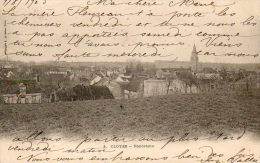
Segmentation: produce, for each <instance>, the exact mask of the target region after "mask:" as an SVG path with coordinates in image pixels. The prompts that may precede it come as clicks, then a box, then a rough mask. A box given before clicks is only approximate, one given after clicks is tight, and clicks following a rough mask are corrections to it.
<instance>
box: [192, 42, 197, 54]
mask: <svg viewBox="0 0 260 163" xmlns="http://www.w3.org/2000/svg"><path fill="white" fill-rule="evenodd" d="M192 53H197V50H196V45H195V44H194V45H193V50H192Z"/></svg>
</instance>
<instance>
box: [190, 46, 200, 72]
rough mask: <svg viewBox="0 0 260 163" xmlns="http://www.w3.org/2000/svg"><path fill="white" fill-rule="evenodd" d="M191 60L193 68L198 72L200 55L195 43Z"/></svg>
mask: <svg viewBox="0 0 260 163" xmlns="http://www.w3.org/2000/svg"><path fill="white" fill-rule="evenodd" d="M190 62H191V70H192V71H193V72H195V73H196V72H198V64H199V57H198V53H197V50H196V46H195V44H194V45H193V49H192V53H191V57H190Z"/></svg>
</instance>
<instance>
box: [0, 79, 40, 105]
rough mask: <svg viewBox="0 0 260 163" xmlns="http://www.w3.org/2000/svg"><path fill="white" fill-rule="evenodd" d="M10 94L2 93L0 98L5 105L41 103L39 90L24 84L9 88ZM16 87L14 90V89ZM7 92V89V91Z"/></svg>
mask: <svg viewBox="0 0 260 163" xmlns="http://www.w3.org/2000/svg"><path fill="white" fill-rule="evenodd" d="M10 87H12V88H11V89H13V91H12V92H4V91H2V92H1V93H2V97H3V100H4V103H5V104H39V103H42V93H41V90H40V88H36V87H28V88H27V86H26V85H25V84H24V83H20V84H19V85H18V87H16V85H12V86H9V90H10ZM15 87H16V88H15ZM7 90H8V89H7Z"/></svg>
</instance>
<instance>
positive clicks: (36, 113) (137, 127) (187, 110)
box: [0, 94, 260, 137]
mask: <svg viewBox="0 0 260 163" xmlns="http://www.w3.org/2000/svg"><path fill="white" fill-rule="evenodd" d="M0 125H1V126H0V133H1V136H11V135H16V134H25V133H31V132H33V131H35V130H38V131H39V130H43V131H45V132H46V131H47V132H48V133H60V134H63V135H65V136H72V135H86V134H91V135H120V136H122V135H123V136H138V135H142V136H145V135H149V136H154V137H161V136H168V135H172V134H174V135H178V134H183V133H184V132H193V133H194V134H202V133H203V134H204V133H205V134H206V133H209V132H211V131H226V132H237V131H239V130H240V131H241V128H243V127H244V126H246V130H247V131H250V132H254V133H256V134H258V135H260V99H259V97H245V96H243V97H237V96H231V95H229V96H227V95H202V94H201V95H173V96H168V97H166V96H162V97H153V98H146V99H132V100H103V101H101V100H100V101H79V102H62V103H49V104H40V105H0Z"/></svg>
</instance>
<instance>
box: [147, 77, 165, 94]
mask: <svg viewBox="0 0 260 163" xmlns="http://www.w3.org/2000/svg"><path fill="white" fill-rule="evenodd" d="M168 87H169V86H168V82H167V81H166V80H154V79H149V80H144V92H143V96H144V97H151V96H160V95H167V92H168Z"/></svg>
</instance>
